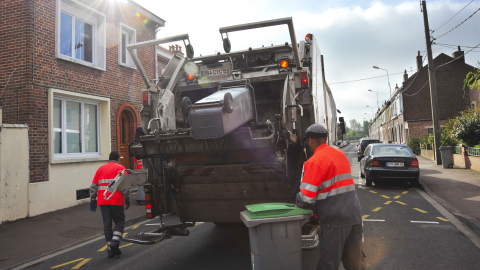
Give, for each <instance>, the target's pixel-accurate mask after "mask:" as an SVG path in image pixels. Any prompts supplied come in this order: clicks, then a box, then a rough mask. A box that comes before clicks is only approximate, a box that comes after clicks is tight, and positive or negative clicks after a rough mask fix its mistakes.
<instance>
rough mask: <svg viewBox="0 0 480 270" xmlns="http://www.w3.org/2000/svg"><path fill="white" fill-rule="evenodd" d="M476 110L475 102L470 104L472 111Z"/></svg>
mask: <svg viewBox="0 0 480 270" xmlns="http://www.w3.org/2000/svg"><path fill="white" fill-rule="evenodd" d="M476 109H477V103H476V102H475V101H473V102H472V111H475V110H476Z"/></svg>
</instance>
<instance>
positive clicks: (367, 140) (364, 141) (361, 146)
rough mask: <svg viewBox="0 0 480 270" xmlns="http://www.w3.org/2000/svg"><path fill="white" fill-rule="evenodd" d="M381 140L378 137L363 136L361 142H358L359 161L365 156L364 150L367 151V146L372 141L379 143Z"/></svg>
mask: <svg viewBox="0 0 480 270" xmlns="http://www.w3.org/2000/svg"><path fill="white" fill-rule="evenodd" d="M379 142H380V141H379V140H378V139H376V138H362V139H360V142H359V143H358V144H357V147H358V148H357V158H358V162H360V160H361V159H362V158H363V152H364V151H365V148H367V146H368V145H369V144H371V143H379Z"/></svg>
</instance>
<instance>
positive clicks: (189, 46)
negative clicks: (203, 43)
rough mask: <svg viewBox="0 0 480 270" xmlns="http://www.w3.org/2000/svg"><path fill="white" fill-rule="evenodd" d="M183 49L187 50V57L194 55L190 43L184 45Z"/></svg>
mask: <svg viewBox="0 0 480 270" xmlns="http://www.w3.org/2000/svg"><path fill="white" fill-rule="evenodd" d="M185 51H186V52H187V57H188V58H190V59H192V58H193V56H194V51H193V47H192V44H188V45H187V46H186V47H185Z"/></svg>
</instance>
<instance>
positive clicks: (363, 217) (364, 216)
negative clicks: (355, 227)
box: [362, 215, 370, 219]
mask: <svg viewBox="0 0 480 270" xmlns="http://www.w3.org/2000/svg"><path fill="white" fill-rule="evenodd" d="M369 216H370V215H363V216H362V219H366V218H367V217H369Z"/></svg>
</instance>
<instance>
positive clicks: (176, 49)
mask: <svg viewBox="0 0 480 270" xmlns="http://www.w3.org/2000/svg"><path fill="white" fill-rule="evenodd" d="M175 51H176V52H178V45H177V44H175Z"/></svg>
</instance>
